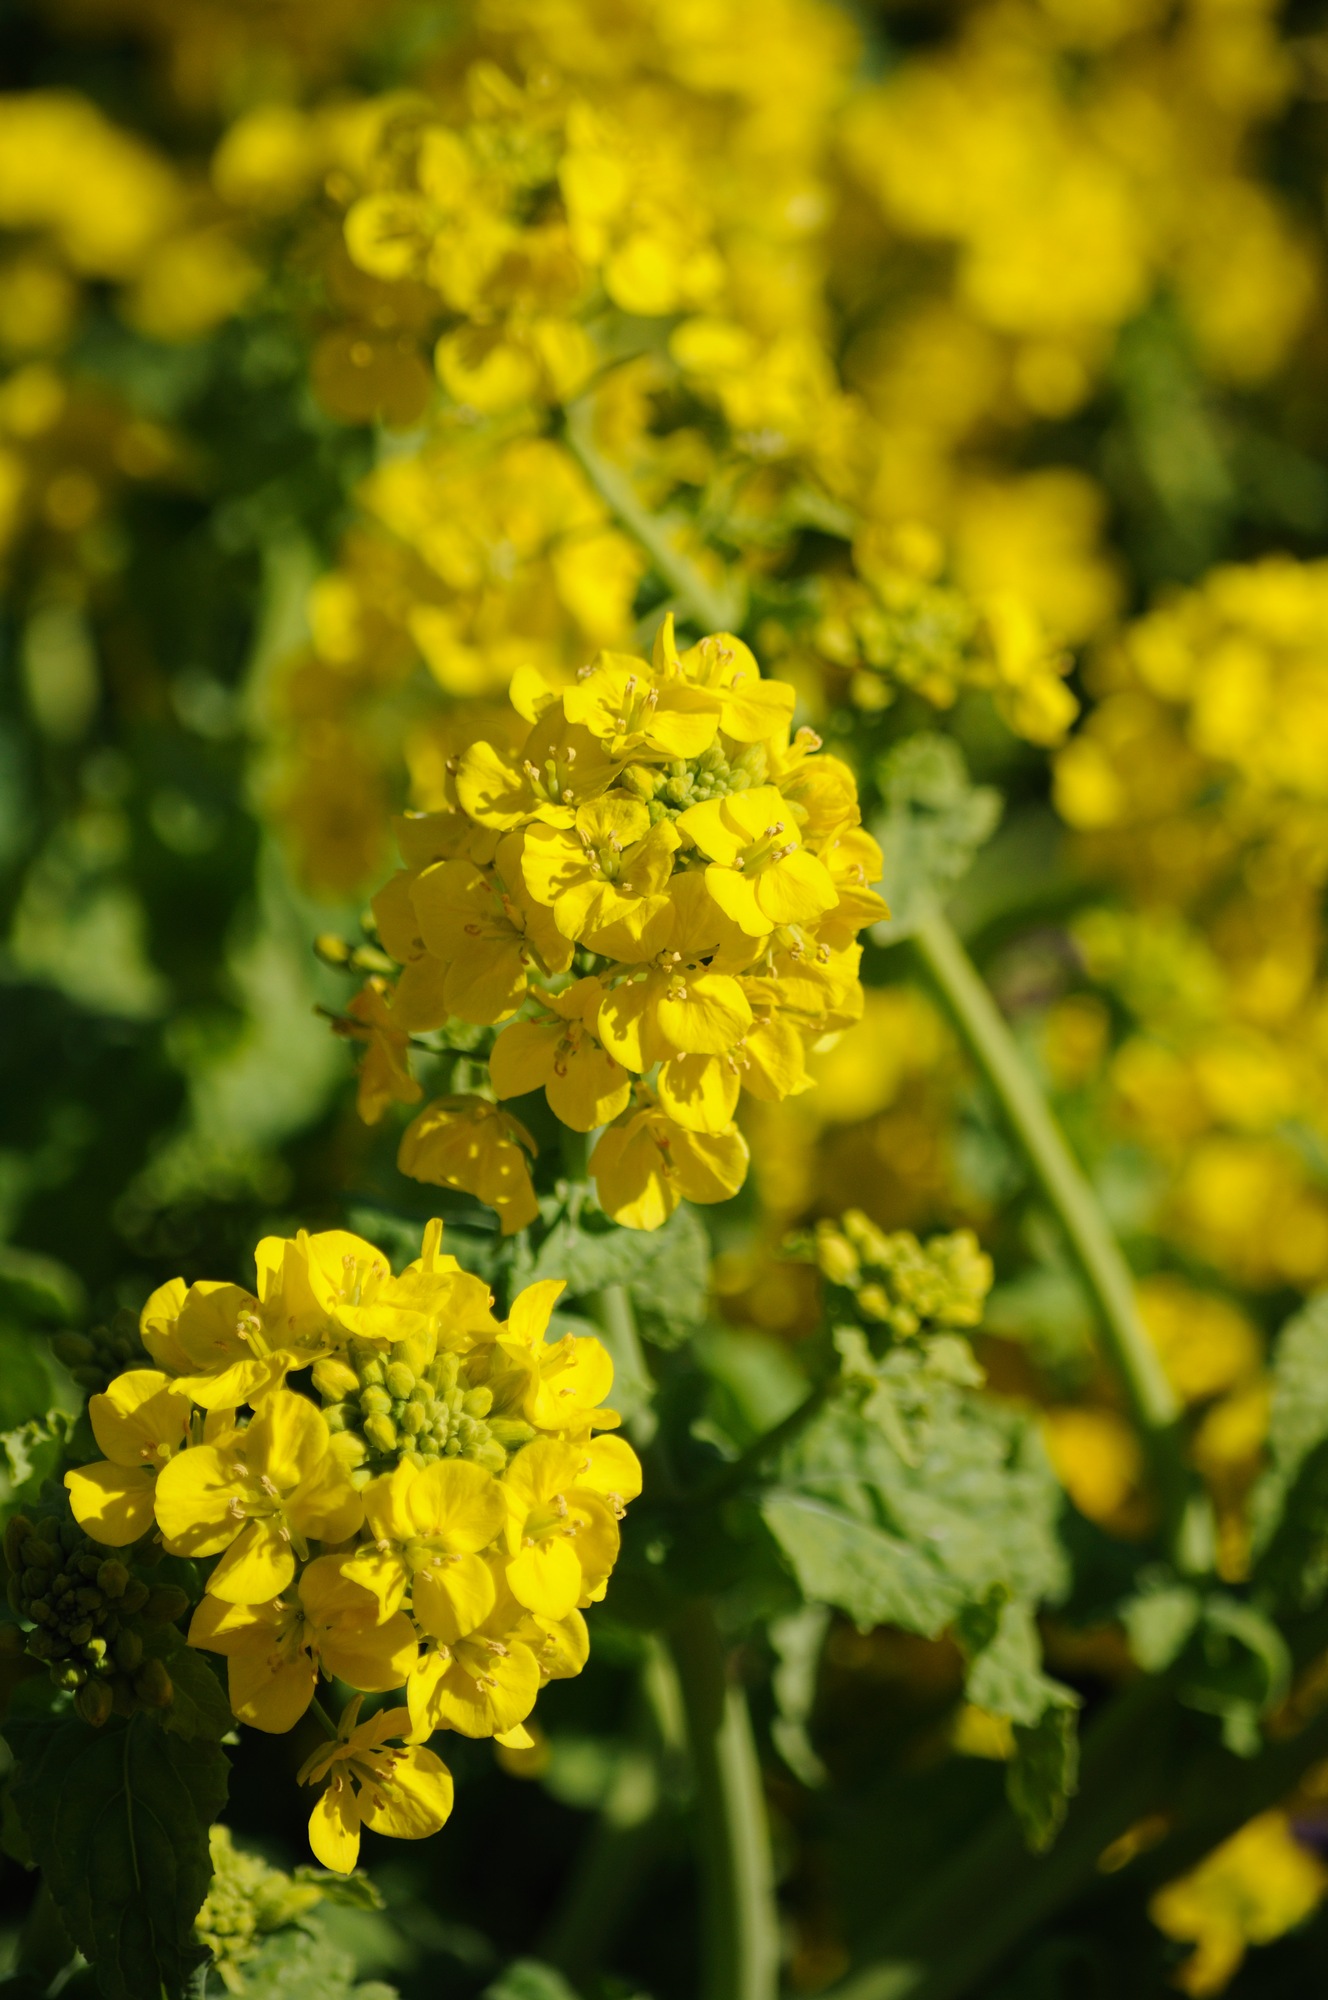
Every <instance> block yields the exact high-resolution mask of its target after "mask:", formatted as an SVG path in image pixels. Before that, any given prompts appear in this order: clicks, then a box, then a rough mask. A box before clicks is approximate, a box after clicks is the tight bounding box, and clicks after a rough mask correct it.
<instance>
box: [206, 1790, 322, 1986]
mask: <svg viewBox="0 0 1328 2000" xmlns="http://www.w3.org/2000/svg"><path fill="white" fill-rule="evenodd" d="M208 1845H209V1848H210V1849H211V1854H212V1886H211V1888H210V1889H209V1890H208V1893H207V1901H206V1902H205V1903H204V1905H203V1907H202V1909H201V1910H200V1911H199V1913H198V1917H197V1920H196V1923H195V1929H196V1931H197V1933H198V1941H199V1943H200V1944H202V1945H205V1946H206V1947H207V1949H208V1951H210V1952H211V1954H212V1963H213V1970H214V1971H215V1972H216V1974H217V1977H218V1978H219V1979H220V1981H221V1983H222V1985H223V1986H224V1987H225V1988H226V1991H227V1992H228V1993H243V1992H244V1990H245V1978H244V1971H243V1967H244V1966H245V1964H246V1963H247V1962H248V1961H249V1960H250V1959H251V1958H253V1957H254V1955H255V1953H256V1952H257V1950H258V1947H259V1944H260V1942H261V1941H262V1939H263V1938H265V1937H266V1936H268V1935H269V1933H270V1932H272V1931H278V1930H282V1929H284V1928H285V1926H286V1925H287V1924H293V1923H297V1922H298V1921H299V1919H300V1918H301V1917H303V1916H305V1915H307V1913H308V1912H309V1911H310V1910H311V1909H313V1907H314V1905H315V1904H316V1903H320V1902H321V1901H322V1900H323V1889H322V1887H321V1885H320V1884H319V1883H317V1882H300V1881H296V1880H295V1879H294V1878H293V1877H292V1876H290V1875H287V1874H285V1873H284V1872H283V1871H282V1870H281V1869H280V1868H270V1867H269V1866H268V1864H267V1862H266V1861H264V1860H263V1859H262V1858H261V1857H260V1856H259V1855H257V1854H247V1853H246V1852H245V1851H244V1849H243V1848H240V1847H236V1846H235V1844H234V1842H233V1841H232V1839H231V1835H230V1829H229V1827H224V1826H214V1827H213V1828H212V1829H211V1831H210V1832H209V1834H208Z"/></svg>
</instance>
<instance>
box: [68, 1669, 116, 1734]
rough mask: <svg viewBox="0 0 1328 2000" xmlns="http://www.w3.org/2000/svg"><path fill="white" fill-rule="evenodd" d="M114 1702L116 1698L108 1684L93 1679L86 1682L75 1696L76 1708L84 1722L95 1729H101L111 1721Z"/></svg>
mask: <svg viewBox="0 0 1328 2000" xmlns="http://www.w3.org/2000/svg"><path fill="white" fill-rule="evenodd" d="M114 1701H115V1697H114V1696H113V1695H112V1693H111V1690H110V1687H109V1685H108V1684H107V1682H105V1681H103V1680H96V1679H93V1680H88V1681H84V1683H83V1685H82V1687H81V1688H80V1689H79V1691H78V1693H77V1694H76V1695H75V1696H74V1707H75V1708H76V1709H77V1711H78V1713H79V1714H80V1715H81V1716H82V1718H83V1720H84V1722H87V1723H90V1724H91V1726H92V1727H93V1728H94V1729H100V1728H101V1726H102V1724H103V1723H105V1722H108V1721H109V1720H110V1715H111V1709H112V1707H113V1706H114Z"/></svg>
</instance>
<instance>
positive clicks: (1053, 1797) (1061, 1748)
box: [1005, 1702, 1079, 1854]
mask: <svg viewBox="0 0 1328 2000" xmlns="http://www.w3.org/2000/svg"><path fill="white" fill-rule="evenodd" d="M1078 1788H1079V1725H1078V1717H1077V1715H1076V1713H1075V1709H1074V1707H1073V1705H1072V1704H1071V1703H1069V1702H1059V1703H1054V1704H1053V1705H1052V1706H1051V1707H1050V1708H1048V1709H1046V1710H1045V1711H1044V1713H1043V1714H1042V1715H1041V1716H1040V1717H1039V1719H1038V1721H1037V1722H1035V1723H1034V1724H1033V1725H1032V1726H1031V1727H1026V1726H1025V1725H1023V1724H1021V1723H1016V1724H1015V1731H1014V1756H1013V1757H1012V1758H1011V1760H1010V1763H1009V1765H1008V1767H1007V1769H1006V1774H1005V1795H1006V1797H1007V1798H1008V1799H1009V1801H1010V1804H1011V1805H1012V1806H1013V1808H1014V1810H1015V1813H1016V1814H1017V1815H1018V1818H1019V1822H1020V1824H1021V1825H1022V1827H1023V1829H1024V1839H1025V1840H1026V1841H1027V1843H1028V1845H1029V1847H1030V1848H1031V1849H1032V1851H1033V1853H1034V1854H1045V1853H1046V1851H1047V1849H1048V1848H1049V1847H1050V1846H1051V1844H1052V1842H1053V1841H1054V1840H1055V1838H1056V1835H1057V1834H1058V1833H1059V1832H1060V1830H1061V1826H1062V1824H1063V1822H1064V1819H1065V1812H1066V1807H1067V1806H1068V1804H1069V1802H1070V1800H1071V1799H1072V1798H1073V1797H1074V1794H1075V1792H1076V1791H1077V1790H1078Z"/></svg>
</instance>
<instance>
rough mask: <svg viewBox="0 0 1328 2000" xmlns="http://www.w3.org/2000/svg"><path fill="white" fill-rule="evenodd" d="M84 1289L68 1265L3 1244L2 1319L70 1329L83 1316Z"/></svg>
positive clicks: (0, 1249) (0, 1247) (0, 1277)
mask: <svg viewBox="0 0 1328 2000" xmlns="http://www.w3.org/2000/svg"><path fill="white" fill-rule="evenodd" d="M84 1311H85V1302H84V1294H83V1287H82V1285H81V1283H80V1282H79V1280H78V1278H77V1277H76V1276H75V1275H74V1273H73V1272H72V1271H71V1270H70V1269H69V1267H68V1266H67V1265H65V1264H59V1263H57V1262H56V1260H55V1258H54V1257H43V1256H40V1255H39V1254H38V1253H37V1251H35V1250H21V1249H19V1247H18V1246H17V1245H16V1244H13V1243H6V1244H0V1317H3V1318H5V1319H15V1320H17V1321H18V1322H19V1324H20V1325H21V1326H47V1327H61V1326H69V1325H70V1324H71V1322H73V1321H75V1320H79V1319H81V1318H82V1317H83V1313H84Z"/></svg>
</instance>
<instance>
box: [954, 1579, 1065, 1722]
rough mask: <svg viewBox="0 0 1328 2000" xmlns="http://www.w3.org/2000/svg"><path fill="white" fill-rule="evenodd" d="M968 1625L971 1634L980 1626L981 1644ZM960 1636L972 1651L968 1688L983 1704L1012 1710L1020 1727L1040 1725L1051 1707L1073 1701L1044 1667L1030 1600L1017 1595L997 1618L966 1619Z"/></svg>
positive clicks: (1004, 1711)
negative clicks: (969, 1639) (972, 1638)
mask: <svg viewBox="0 0 1328 2000" xmlns="http://www.w3.org/2000/svg"><path fill="white" fill-rule="evenodd" d="M966 1625H967V1626H968V1633H969V1635H972V1634H973V1630H974V1626H977V1627H978V1630H979V1632H980V1636H979V1637H978V1639H977V1643H976V1644H972V1645H970V1644H969V1643H967V1640H966V1634H965V1626H966ZM959 1637H960V1643H961V1645H963V1647H964V1651H965V1653H966V1654H967V1655H968V1675H967V1679H966V1683H965V1691H966V1693H967V1695H968V1698H969V1700H970V1701H971V1702H974V1703H975V1704H976V1705H977V1707H979V1708H985V1709H987V1710H988V1711H989V1712H990V1713H991V1714H992V1715H1004V1716H1008V1717H1009V1719H1010V1721H1011V1722H1013V1723H1014V1724H1015V1725H1016V1727H1018V1728H1023V1729H1034V1728H1036V1727H1037V1725H1038V1724H1039V1723H1040V1722H1041V1720H1042V1718H1043V1716H1044V1715H1045V1714H1046V1713H1047V1711H1048V1710H1049V1709H1051V1708H1055V1707H1058V1706H1063V1705H1064V1704H1065V1703H1066V1702H1067V1701H1068V1702H1072V1701H1073V1699H1074V1697H1073V1696H1072V1695H1071V1694H1070V1692H1069V1690H1068V1689H1067V1688H1064V1687H1062V1686H1061V1684H1060V1682H1059V1681H1054V1680H1052V1679H1050V1678H1049V1676H1048V1675H1046V1674H1044V1673H1043V1671H1042V1646H1041V1642H1040V1640H1039V1638H1038V1631H1037V1625H1036V1623H1035V1621H1034V1618H1033V1613H1032V1609H1031V1608H1030V1606H1029V1605H1027V1604H1021V1603H1016V1602H1013V1601H1011V1602H1007V1603H1005V1604H1002V1605H1001V1606H1000V1607H999V1609H998V1610H997V1612H996V1614H995V1617H994V1618H990V1619H987V1618H982V1619H980V1620H974V1621H971V1622H970V1621H968V1620H965V1619H961V1620H960V1631H959Z"/></svg>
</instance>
